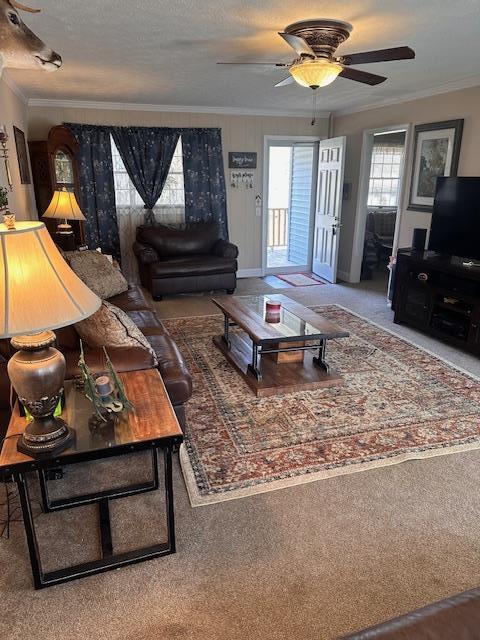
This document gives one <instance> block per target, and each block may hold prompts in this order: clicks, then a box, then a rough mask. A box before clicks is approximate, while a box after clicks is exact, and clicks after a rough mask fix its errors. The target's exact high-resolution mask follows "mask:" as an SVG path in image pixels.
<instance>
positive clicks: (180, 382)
mask: <svg viewBox="0 0 480 640" xmlns="http://www.w3.org/2000/svg"><path fill="white" fill-rule="evenodd" d="M148 341H149V342H150V344H151V346H152V348H153V350H154V352H155V353H156V355H157V360H158V370H159V371H160V374H161V376H162V378H163V382H164V383H165V388H166V389H167V393H168V395H169V397H170V400H171V402H172V404H182V403H183V402H186V401H187V400H188V399H189V398H190V396H191V395H192V378H191V376H190V373H189V371H188V369H187V367H186V365H185V362H184V360H183V358H182V355H181V354H180V351H179V350H178V347H177V345H176V344H175V342H174V341H173V340H172V338H171V337H170V336H169V335H168V334H164V335H149V336H148Z"/></svg>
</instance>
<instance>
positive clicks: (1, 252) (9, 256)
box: [0, 221, 101, 338]
mask: <svg viewBox="0 0 480 640" xmlns="http://www.w3.org/2000/svg"><path fill="white" fill-rule="evenodd" d="M100 305H101V300H100V298H99V297H98V296H97V295H96V294H94V293H93V291H90V289H89V288H88V287H87V286H85V285H84V284H83V282H82V281H81V280H80V279H79V278H78V277H77V276H76V275H75V273H74V272H73V271H72V269H71V268H70V267H69V266H68V264H67V263H66V262H65V260H64V259H63V258H62V256H61V255H60V252H59V251H58V249H57V247H56V246H55V244H54V242H53V240H52V238H51V237H50V234H49V233H48V231H47V229H46V228H45V225H44V224H43V222H36V221H28V222H17V223H16V226H15V228H14V229H10V230H9V229H7V227H6V226H5V225H4V224H0V338H9V337H12V336H17V335H23V334H32V333H37V332H40V331H45V330H47V329H58V328H60V327H65V326H67V325H69V324H73V323H75V322H79V321H80V320H83V319H85V318H88V316H91V315H92V314H93V313H95V311H97V309H98V308H99V307H100Z"/></svg>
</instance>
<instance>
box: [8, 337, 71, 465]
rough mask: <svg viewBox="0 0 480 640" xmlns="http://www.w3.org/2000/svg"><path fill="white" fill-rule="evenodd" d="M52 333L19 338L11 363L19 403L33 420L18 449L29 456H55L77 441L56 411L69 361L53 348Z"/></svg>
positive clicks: (11, 372) (14, 346) (53, 339)
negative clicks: (56, 415)
mask: <svg viewBox="0 0 480 640" xmlns="http://www.w3.org/2000/svg"><path fill="white" fill-rule="evenodd" d="M54 343H55V334H54V333H53V332H52V331H43V332H40V333H36V334H32V335H25V336H15V337H14V338H12V340H11V344H12V347H13V348H14V349H18V351H17V352H16V353H15V354H14V355H13V356H12V357H11V358H10V360H9V362H8V374H9V376H10V380H11V382H12V386H13V388H14V389H15V391H16V392H17V395H18V400H19V402H21V403H22V404H23V406H24V407H25V408H26V409H28V412H29V413H30V415H31V416H32V417H33V420H32V421H31V422H30V423H29V424H27V426H26V428H25V432H24V434H23V435H22V437H21V438H20V440H19V442H18V445H17V449H18V451H21V452H22V453H25V454H27V455H29V456H32V457H33V456H37V455H42V454H51V453H53V454H55V453H57V452H59V451H63V450H64V449H66V448H67V447H69V446H70V445H71V444H72V442H73V437H74V436H73V431H72V430H71V429H70V428H69V427H68V425H67V424H66V423H65V422H64V421H63V420H62V419H61V418H55V417H54V415H53V414H54V412H55V409H56V407H57V405H58V403H59V401H60V398H61V397H62V393H63V381H64V378H65V358H64V357H63V355H62V354H61V353H60V351H58V350H57V349H55V348H54V347H53V344H54Z"/></svg>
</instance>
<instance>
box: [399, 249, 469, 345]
mask: <svg viewBox="0 0 480 640" xmlns="http://www.w3.org/2000/svg"><path fill="white" fill-rule="evenodd" d="M393 308H394V311H395V317H394V322H396V323H397V324H399V323H402V322H403V323H405V324H409V325H411V326H413V327H415V328H417V329H420V330H421V331H424V332H426V333H428V334H430V335H432V336H434V337H436V338H438V339H440V340H442V341H445V342H449V343H451V344H453V345H455V346H457V347H460V348H462V349H465V350H466V351H470V352H472V353H475V354H478V355H480V265H479V266H475V264H473V265H472V263H471V261H470V260H469V259H467V258H461V257H459V256H441V255H438V254H436V253H434V252H431V251H419V252H417V251H402V250H400V251H399V253H398V255H397V265H396V273H395V294H394V299H393Z"/></svg>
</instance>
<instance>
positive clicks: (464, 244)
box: [428, 177, 480, 260]
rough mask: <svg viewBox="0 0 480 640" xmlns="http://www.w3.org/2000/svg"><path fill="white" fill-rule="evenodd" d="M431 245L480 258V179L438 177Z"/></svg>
mask: <svg viewBox="0 0 480 640" xmlns="http://www.w3.org/2000/svg"><path fill="white" fill-rule="evenodd" d="M428 248H429V250H430V251H436V252H437V253H442V254H448V255H455V256H462V257H464V258H472V259H475V260H480V178H445V177H441V178H437V186H436V192H435V199H434V203H433V213H432V224H431V228H430V239H429V242H428Z"/></svg>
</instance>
